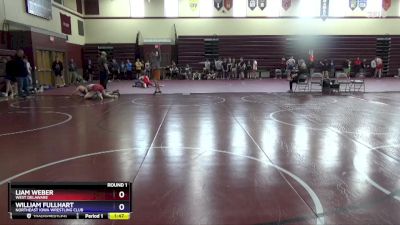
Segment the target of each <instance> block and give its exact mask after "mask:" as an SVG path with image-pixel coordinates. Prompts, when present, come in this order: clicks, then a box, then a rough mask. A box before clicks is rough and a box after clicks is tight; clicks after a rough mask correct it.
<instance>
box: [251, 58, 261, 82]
mask: <svg viewBox="0 0 400 225" xmlns="http://www.w3.org/2000/svg"><path fill="white" fill-rule="evenodd" d="M257 69H258V62H257V60H255V59H254V60H253V66H252V74H253V77H254V79H257ZM260 79H261V77H260Z"/></svg>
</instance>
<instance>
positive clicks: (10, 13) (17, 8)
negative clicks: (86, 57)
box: [0, 0, 85, 45]
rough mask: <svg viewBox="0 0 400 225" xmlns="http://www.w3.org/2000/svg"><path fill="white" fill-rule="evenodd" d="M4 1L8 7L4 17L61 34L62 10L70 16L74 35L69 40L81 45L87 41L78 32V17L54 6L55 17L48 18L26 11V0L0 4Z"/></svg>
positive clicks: (14, 0)
mask: <svg viewBox="0 0 400 225" xmlns="http://www.w3.org/2000/svg"><path fill="white" fill-rule="evenodd" d="M3 1H4V5H5V9H6V10H5V15H4V18H3V19H7V20H9V21H12V22H16V23H20V24H24V25H27V26H32V27H35V28H40V29H44V30H48V31H51V32H55V33H59V34H61V22H60V12H61V13H63V14H65V15H68V16H70V17H71V30H72V35H69V37H68V42H70V43H74V44H80V45H83V44H84V43H85V37H84V36H80V35H79V34H78V17H76V16H74V15H72V14H70V13H68V12H65V11H62V10H60V9H57V8H55V7H53V12H52V15H53V19H52V20H46V19H42V18H40V17H37V16H33V15H30V14H28V13H26V10H25V0H1V1H0V5H2V4H3V3H2V2H3ZM80 20H82V19H80Z"/></svg>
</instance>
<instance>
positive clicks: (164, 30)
mask: <svg viewBox="0 0 400 225" xmlns="http://www.w3.org/2000/svg"><path fill="white" fill-rule="evenodd" d="M85 23H86V24H85V27H86V43H108V42H113V43H130V42H135V35H136V33H137V32H138V31H140V32H141V33H142V35H143V37H144V38H172V37H173V32H172V28H173V25H174V24H175V25H176V28H177V33H178V35H179V36H181V35H214V34H216V35H384V34H390V35H398V34H400V29H399V28H400V26H399V24H400V19H395V18H393V19H355V18H354V19H328V20H326V21H322V20H320V19H312V18H308V19H287V18H286V19H255V18H254V19H243V18H242V19H239V18H237V19H226V18H221V19H211V18H208V19H205V18H203V19H194V18H190V19H136V20H135V19H86V20H85Z"/></svg>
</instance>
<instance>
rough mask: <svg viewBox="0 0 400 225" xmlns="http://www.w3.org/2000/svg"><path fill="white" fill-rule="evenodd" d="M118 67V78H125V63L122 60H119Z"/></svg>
mask: <svg viewBox="0 0 400 225" xmlns="http://www.w3.org/2000/svg"><path fill="white" fill-rule="evenodd" d="M119 69H120V74H119V76H120V78H122V79H126V64H125V62H124V61H121V65H120V67H119Z"/></svg>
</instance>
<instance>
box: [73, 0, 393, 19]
mask: <svg viewBox="0 0 400 225" xmlns="http://www.w3.org/2000/svg"><path fill="white" fill-rule="evenodd" d="M66 1H68V0H66ZM69 1H71V0H69ZM72 1H73V0H72ZM98 1H99V10H100V14H99V15H90V17H130V16H132V14H131V8H134V7H135V6H134V5H132V4H133V3H134V2H135V0H98ZM165 1H168V0H144V10H145V12H144V17H165V12H164V2H165ZM206 1H208V0H199V1H198V2H199V3H198V7H197V8H196V9H193V8H191V7H190V3H191V1H190V0H178V7H177V11H178V16H179V17H199V16H210V17H232V16H233V11H234V10H233V8H232V9H230V10H227V9H225V8H222V9H221V10H217V9H215V8H214V7H213V0H209V2H210V3H209V4H201V2H206ZM379 1H381V0H368V1H367V2H368V4H367V7H366V8H365V9H364V10H361V9H360V8H359V7H358V8H356V9H355V10H351V9H350V8H349V1H348V0H330V1H329V2H330V8H329V9H330V10H329V15H330V16H334V17H335V16H345V17H360V16H367V14H368V13H369V12H371V11H376V10H377V8H380V7H377V5H379V6H380V5H381V3H380V2H379ZM233 4H234V5H235V6H239V5H240V7H238V8H242V9H244V10H245V11H246V12H245V16H247V17H266V16H267V17H277V16H283V17H300V16H319V15H320V6H321V5H320V4H321V1H320V0H292V4H291V7H290V8H289V9H288V10H284V9H283V8H282V0H267V7H266V8H265V9H264V10H261V9H260V8H258V7H256V8H255V9H254V10H251V9H250V8H249V7H247V0H233ZM207 5H208V7H207ZM382 15H383V16H399V2H398V1H397V0H392V5H391V7H390V8H389V10H388V11H384V10H382Z"/></svg>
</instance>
